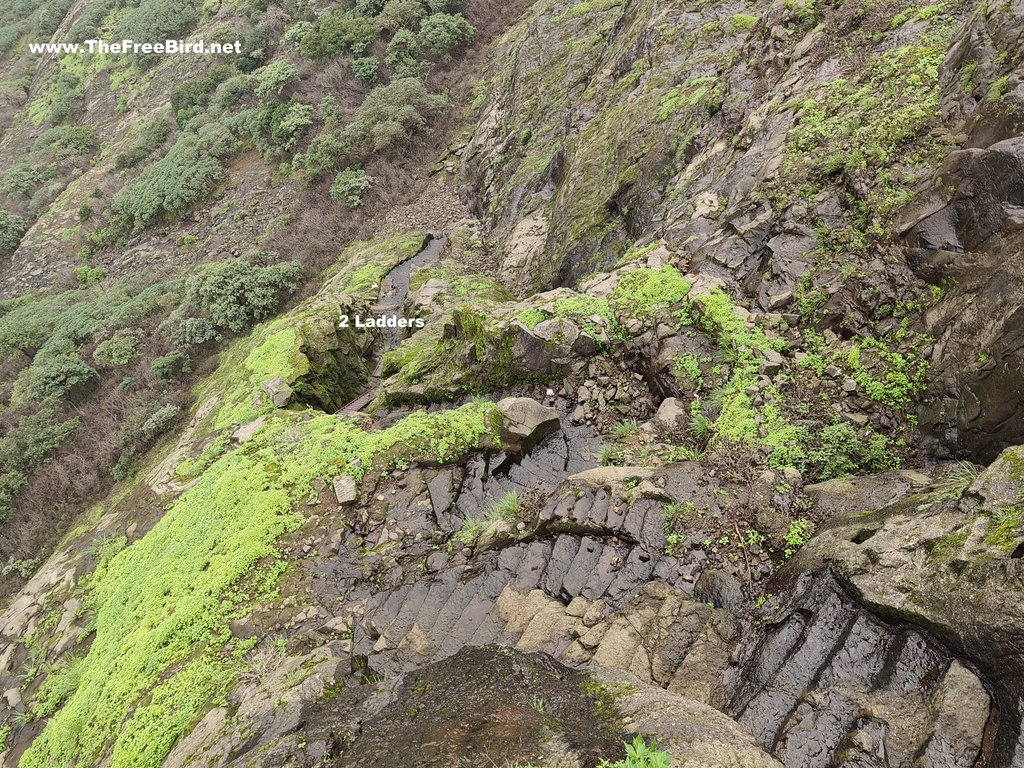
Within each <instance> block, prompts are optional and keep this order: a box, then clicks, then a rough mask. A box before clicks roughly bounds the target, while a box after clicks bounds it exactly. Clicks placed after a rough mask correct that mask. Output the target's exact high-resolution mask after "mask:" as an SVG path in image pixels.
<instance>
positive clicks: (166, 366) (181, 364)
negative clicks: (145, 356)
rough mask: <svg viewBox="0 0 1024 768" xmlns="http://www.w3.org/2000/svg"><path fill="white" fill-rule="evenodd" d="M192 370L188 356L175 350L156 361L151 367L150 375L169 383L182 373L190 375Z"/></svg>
mask: <svg viewBox="0 0 1024 768" xmlns="http://www.w3.org/2000/svg"><path fill="white" fill-rule="evenodd" d="M191 369H192V366H191V363H190V361H189V358H188V355H186V354H185V353H184V352H182V351H181V350H180V349H175V350H173V351H171V352H168V353H167V354H166V355H161V356H160V357H158V358H156V359H154V360H153V362H152V363H151V364H150V366H149V375H150V376H152V377H153V378H155V379H162V380H164V381H169V380H171V379H174V378H176V377H177V376H178V375H179V374H181V373H188V372H189V371H190V370H191Z"/></svg>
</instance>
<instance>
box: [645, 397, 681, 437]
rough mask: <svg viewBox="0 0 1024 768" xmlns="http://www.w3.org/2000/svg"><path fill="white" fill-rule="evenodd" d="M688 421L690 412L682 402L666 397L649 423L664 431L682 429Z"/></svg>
mask: <svg viewBox="0 0 1024 768" xmlns="http://www.w3.org/2000/svg"><path fill="white" fill-rule="evenodd" d="M689 419H690V412H689V410H687V408H686V406H685V405H684V404H683V401H682V400H680V399H679V398H676V397H666V398H665V399H664V400H662V401H661V405H659V406H658V412H657V413H655V414H654V418H653V419H651V422H652V423H653V424H654V425H656V426H658V427H661V428H662V429H666V430H670V431H672V430H677V429H682V428H684V427H685V426H686V424H687V423H688V422H689Z"/></svg>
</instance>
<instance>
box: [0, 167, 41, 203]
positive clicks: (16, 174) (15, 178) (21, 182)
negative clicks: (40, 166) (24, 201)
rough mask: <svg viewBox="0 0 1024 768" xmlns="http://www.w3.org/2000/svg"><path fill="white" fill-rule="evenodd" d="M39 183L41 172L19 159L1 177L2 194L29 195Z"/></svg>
mask: <svg viewBox="0 0 1024 768" xmlns="http://www.w3.org/2000/svg"><path fill="white" fill-rule="evenodd" d="M38 183H39V172H38V171H37V170H36V169H35V168H33V167H32V166H31V165H29V164H28V163H26V162H24V161H19V162H17V163H15V164H14V165H12V166H11V168H10V170H8V171H7V173H5V174H4V177H3V179H0V194H4V195H7V196H8V197H21V196H22V195H28V193H29V192H31V191H32V190H33V189H34V188H35V186H36V184H38Z"/></svg>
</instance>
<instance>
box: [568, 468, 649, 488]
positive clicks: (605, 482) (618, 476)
mask: <svg viewBox="0 0 1024 768" xmlns="http://www.w3.org/2000/svg"><path fill="white" fill-rule="evenodd" d="M653 475H654V470H653V469H650V468H648V467H595V468H594V469H588V470H585V471H583V472H577V473H576V474H575V475H570V476H569V477H568V478H567V479H568V480H569V482H570V483H575V484H576V485H582V486H588V487H590V488H602V487H604V486H612V485H621V484H622V483H625V482H627V481H629V480H646V479H647V478H649V477H652V476H653Z"/></svg>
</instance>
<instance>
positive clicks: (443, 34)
mask: <svg viewBox="0 0 1024 768" xmlns="http://www.w3.org/2000/svg"><path fill="white" fill-rule="evenodd" d="M475 36H476V30H475V29H474V28H473V25H472V24H470V23H469V22H468V21H466V20H465V19H464V18H463V17H462V15H461V14H455V15H452V14H447V13H435V14H434V15H433V16H428V17H427V18H425V19H424V20H423V23H421V24H420V31H419V33H418V34H417V35H416V49H417V51H418V52H419V53H421V54H423V55H427V56H436V57H440V58H442V59H443V60H445V61H450V60H451V51H452V50H454V49H456V48H461V47H462V46H465V45H469V44H470V43H472V42H473V38H474V37H475Z"/></svg>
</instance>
